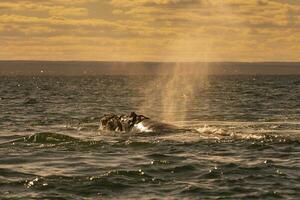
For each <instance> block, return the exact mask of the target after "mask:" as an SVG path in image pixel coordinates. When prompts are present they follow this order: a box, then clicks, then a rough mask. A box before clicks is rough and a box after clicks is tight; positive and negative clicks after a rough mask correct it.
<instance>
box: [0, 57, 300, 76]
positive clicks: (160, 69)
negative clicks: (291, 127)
mask: <svg viewBox="0 0 300 200" xmlns="http://www.w3.org/2000/svg"><path fill="white" fill-rule="evenodd" d="M178 65H180V66H184V68H186V70H192V69H193V68H195V67H196V68H198V69H199V68H200V69H201V70H202V71H203V75H300V62H179V63H176V62H146V61H139V62H121V61H36V60H6V61H4V60H2V61H0V76H82V75H86V76H93V75H157V74H162V75H165V74H168V72H169V71H170V70H172V69H173V68H174V67H175V66H178Z"/></svg>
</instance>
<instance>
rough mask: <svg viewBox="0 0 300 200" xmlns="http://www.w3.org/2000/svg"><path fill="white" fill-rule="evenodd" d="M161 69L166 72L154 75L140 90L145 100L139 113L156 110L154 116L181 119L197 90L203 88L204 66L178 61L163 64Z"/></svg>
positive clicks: (165, 118)
mask: <svg viewBox="0 0 300 200" xmlns="http://www.w3.org/2000/svg"><path fill="white" fill-rule="evenodd" d="M167 70H170V71H167ZM161 72H162V73H163V74H165V75H160V76H159V75H158V76H156V78H155V79H154V81H151V82H150V83H149V84H148V87H147V88H146V89H145V90H144V91H143V94H144V98H145V101H144V103H143V104H142V106H141V109H140V112H142V113H145V114H146V115H147V114H148V113H149V114H150V115H151V113H153V109H154V110H155V109H156V113H155V115H156V116H155V117H156V118H160V119H161V120H163V121H166V122H172V121H184V120H185V119H186V117H187V115H188V111H189V107H190V105H191V104H192V102H193V101H194V99H195V96H196V94H197V92H199V91H201V89H202V88H203V87H205V86H204V80H205V77H206V66H197V65H195V66H189V67H187V66H185V64H183V63H177V64H176V66H175V67H173V68H168V69H164V68H163V67H162V69H161ZM153 115H154V114H153Z"/></svg>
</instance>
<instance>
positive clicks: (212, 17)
mask: <svg viewBox="0 0 300 200" xmlns="http://www.w3.org/2000/svg"><path fill="white" fill-rule="evenodd" d="M299 52H300V1H299V0H1V1H0V60H97V61H159V62H167V61H175V62H176V61H188V62H189V61H200V62H207V61H246V62H259V61H300V54H299Z"/></svg>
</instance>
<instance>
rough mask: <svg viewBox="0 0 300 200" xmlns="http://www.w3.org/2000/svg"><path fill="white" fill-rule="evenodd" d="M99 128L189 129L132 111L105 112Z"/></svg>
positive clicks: (136, 131)
mask: <svg viewBox="0 0 300 200" xmlns="http://www.w3.org/2000/svg"><path fill="white" fill-rule="evenodd" d="M99 130H105V131H113V132H123V133H124V132H132V133H149V132H151V133H166V132H167V133H170V132H178V131H188V129H184V128H181V127H178V126H176V125H173V124H169V123H165V122H161V121H158V120H152V119H150V118H149V117H146V116H144V115H138V114H136V113H135V112H131V113H130V114H129V115H126V114H121V115H117V114H114V113H109V114H105V115H104V116H102V117H101V119H100V125H99Z"/></svg>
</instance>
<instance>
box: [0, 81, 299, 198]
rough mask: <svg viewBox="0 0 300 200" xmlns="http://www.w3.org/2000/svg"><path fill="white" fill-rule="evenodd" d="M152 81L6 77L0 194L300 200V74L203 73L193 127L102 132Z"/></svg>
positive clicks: (153, 113)
mask: <svg viewBox="0 0 300 200" xmlns="http://www.w3.org/2000/svg"><path fill="white" fill-rule="evenodd" d="M200 78H201V77H200ZM152 79H154V77H151V76H94V77H93V76H91V77H88V76H82V77H29V76H28V77H21V76H19V77H12V76H11V77H5V76H3V77H0V199H1V200H2V199H3V200H4V199H20V200H21V199H22V200H23V199H300V76H262V75H261V76H246V75H244V76H208V77H205V79H203V81H204V82H205V83H204V85H205V87H201V89H199V91H196V92H195V93H194V97H193V101H192V103H191V104H190V105H189V106H188V107H186V110H178V111H175V112H178V114H182V113H186V118H185V120H180V121H176V120H174V121H172V122H170V123H172V124H175V125H178V126H182V127H185V128H189V129H192V130H193V131H185V132H178V133H155V134H150V133H149V134H147V133H142V134H132V133H109V132H103V131H99V130H98V125H99V119H100V117H101V116H102V115H103V114H105V113H111V112H114V113H130V112H131V111H139V110H140V107H141V105H143V102H144V101H145V96H144V93H143V91H145V90H147V88H149V87H152V86H151V82H152ZM202 84H203V83H202ZM153 95H155V94H153ZM160 108H161V105H160V103H159V102H157V103H155V102H154V103H153V107H151V109H149V108H148V111H147V113H139V114H143V115H146V116H150V117H151V118H157V119H159V116H161V115H160V114H161V112H162V110H161V109H160ZM175 114H176V113H175Z"/></svg>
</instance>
